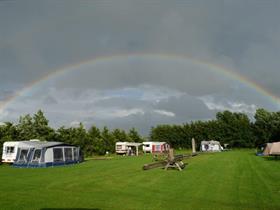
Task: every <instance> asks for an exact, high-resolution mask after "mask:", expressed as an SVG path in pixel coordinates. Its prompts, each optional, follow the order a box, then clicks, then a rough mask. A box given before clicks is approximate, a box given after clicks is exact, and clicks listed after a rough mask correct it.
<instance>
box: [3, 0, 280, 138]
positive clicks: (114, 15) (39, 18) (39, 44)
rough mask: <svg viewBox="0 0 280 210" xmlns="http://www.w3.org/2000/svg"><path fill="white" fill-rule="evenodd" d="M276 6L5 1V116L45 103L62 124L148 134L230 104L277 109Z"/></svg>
mask: <svg viewBox="0 0 280 210" xmlns="http://www.w3.org/2000/svg"><path fill="white" fill-rule="evenodd" d="M279 10H280V1H277V0H268V1H263V0H213V1H208V0H173V1H170V0H166V1H165V0H142V1H139V0H96V1H82V0H65V1H64V0H59V1H55V0H49V1H38V0H34V1H28V0H25V1H22V0H18V1H17V0H14V1H9V0H6V1H0V28H1V29H0V121H13V122H17V120H18V118H19V116H20V115H24V114H28V113H30V114H33V113H34V112H36V111H37V110H38V109H42V110H43V111H44V112H45V114H46V116H47V118H48V119H49V120H50V124H51V125H52V126H55V127H58V126H61V125H65V126H75V125H76V124H77V123H78V122H83V123H84V124H85V125H86V126H88V127H89V126H90V125H92V124H95V125H97V126H100V127H101V126H104V125H107V126H109V127H111V128H117V127H120V128H124V129H128V128H131V127H136V128H138V129H139V130H140V131H141V132H142V133H148V132H149V128H150V126H155V125H157V124H162V123H184V122H189V121H191V120H208V119H213V118H214V117H215V114H216V113H217V112H218V111H223V110H230V111H236V112H244V113H247V114H248V115H249V116H253V115H254V112H255V110H256V109H257V108H260V107H263V108H266V109H268V110H270V111H278V110H280V102H279V99H278V97H280V85H279V78H280V71H279V66H280V59H279V58H280V21H279V19H280V13H279ZM225 69H226V70H225ZM226 72H227V73H226ZM233 75H235V76H233ZM238 75H239V76H238ZM43 78H45V79H43ZM240 78H243V79H240ZM249 81H251V82H249ZM256 87H258V88H256ZM272 96H273V97H272Z"/></svg>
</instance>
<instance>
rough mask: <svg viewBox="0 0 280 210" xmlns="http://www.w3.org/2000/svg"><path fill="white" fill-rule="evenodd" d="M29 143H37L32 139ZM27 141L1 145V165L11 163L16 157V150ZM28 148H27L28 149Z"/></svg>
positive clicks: (9, 142)
mask: <svg viewBox="0 0 280 210" xmlns="http://www.w3.org/2000/svg"><path fill="white" fill-rule="evenodd" d="M30 141H39V140H37V139H32V140H30ZM24 142H27V141H6V142H4V144H3V153H2V163H13V162H14V161H15V159H16V157H17V153H18V148H19V147H20V146H22V145H24ZM28 148H29V147H28Z"/></svg>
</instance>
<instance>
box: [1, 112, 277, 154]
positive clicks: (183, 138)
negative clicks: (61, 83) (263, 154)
mask: <svg viewBox="0 0 280 210" xmlns="http://www.w3.org/2000/svg"><path fill="white" fill-rule="evenodd" d="M192 138H195V139H196V142H197V145H199V144H200V141H202V140H217V141H220V142H221V144H229V145H230V146H231V147H238V148H252V147H256V146H259V145H262V144H264V143H267V142H271V141H277V140H279V139H280V112H269V111H267V110H265V109H258V110H256V113H255V116H254V121H250V119H249V117H248V116H247V115H246V114H244V113H234V112H230V111H224V112H218V113H217V114H216V119H213V120H208V121H194V122H190V123H185V124H182V125H168V124H165V125H157V126H155V127H152V128H151V130H150V134H149V136H148V137H146V138H145V137H143V136H141V135H140V134H139V133H138V131H137V130H136V129H135V128H132V129H130V130H129V131H125V130H123V129H113V130H109V129H108V128H107V127H106V126H105V127H103V128H101V129H100V128H97V127H96V126H94V125H93V126H91V127H90V128H89V129H86V128H85V126H84V125H83V124H82V123H80V124H79V126H77V127H65V126H62V127H60V128H58V129H54V128H51V127H50V126H49V121H48V120H47V119H46V117H45V116H44V113H43V112H42V111H41V110H39V111H38V112H37V113H35V114H34V115H33V116H31V115H29V114H27V115H24V116H21V117H20V118H19V121H18V123H17V124H13V123H10V122H6V125H5V126H0V153H2V145H3V143H4V142H5V141H20V140H28V139H40V140H42V141H62V142H65V143H69V144H73V145H78V146H80V147H81V149H82V151H83V153H84V155H85V156H91V155H93V154H98V155H103V154H105V153H106V152H107V151H108V152H110V153H113V152H114V150H115V143H116V142H118V141H128V142H143V141H144V140H145V139H149V140H150V141H165V142H167V143H169V144H170V145H171V146H172V147H173V148H191V139H192Z"/></svg>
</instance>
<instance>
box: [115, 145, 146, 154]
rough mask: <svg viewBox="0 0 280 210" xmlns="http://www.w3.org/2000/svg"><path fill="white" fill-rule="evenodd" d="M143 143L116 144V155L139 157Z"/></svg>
mask: <svg viewBox="0 0 280 210" xmlns="http://www.w3.org/2000/svg"><path fill="white" fill-rule="evenodd" d="M141 145H142V143H136V142H116V153H117V154H119V155H137V156H138V154H139V147H140V146H141Z"/></svg>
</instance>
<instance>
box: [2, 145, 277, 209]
mask: <svg viewBox="0 0 280 210" xmlns="http://www.w3.org/2000/svg"><path fill="white" fill-rule="evenodd" d="M149 162H151V156H149V155H148V156H141V157H114V158H113V159H110V160H90V161H86V162H84V163H82V164H79V165H72V166H66V167H54V168H41V169H30V168H28V169H24V168H12V167H9V166H4V165H2V166H0V182H1V183H0V209H1V210H2V209H41V210H44V209H45V210H47V209H75V208H76V209H78V208H86V209H99V210H104V209H123V210H125V209H141V210H142V209H280V202H279V201H280V160H274V159H271V158H264V157H257V156H255V155H254V154H253V151H250V150H238V151H229V152H224V153H215V154H214V153H212V154H203V155H199V156H197V157H194V158H192V159H189V160H187V161H186V162H188V166H187V167H186V168H185V169H184V170H183V171H182V172H179V171H176V170H169V171H164V170H162V169H153V170H149V171H143V170H142V166H143V164H144V163H149Z"/></svg>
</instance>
